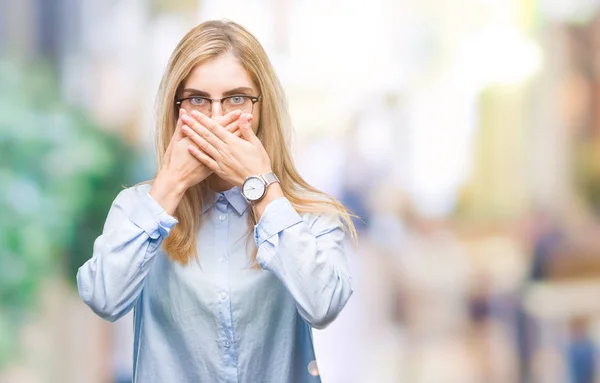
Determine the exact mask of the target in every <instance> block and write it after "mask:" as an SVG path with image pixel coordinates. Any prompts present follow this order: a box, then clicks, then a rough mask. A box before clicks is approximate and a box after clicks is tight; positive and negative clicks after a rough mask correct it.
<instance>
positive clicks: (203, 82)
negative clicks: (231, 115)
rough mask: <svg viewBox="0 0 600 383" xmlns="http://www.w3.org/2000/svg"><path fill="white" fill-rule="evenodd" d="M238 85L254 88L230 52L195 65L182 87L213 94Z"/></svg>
mask: <svg viewBox="0 0 600 383" xmlns="http://www.w3.org/2000/svg"><path fill="white" fill-rule="evenodd" d="M239 87H248V88H252V89H254V90H256V87H255V86H254V84H253V82H252V80H251V79H250V77H249V76H248V73H247V72H246V70H245V69H244V67H243V66H242V64H240V62H239V60H238V59H237V58H236V57H235V56H233V55H232V54H231V53H227V54H224V55H220V56H217V57H215V58H214V59H212V60H210V61H207V62H205V63H202V64H199V65H196V66H195V67H194V68H193V69H192V71H191V72H190V74H189V76H188V77H187V78H186V79H185V81H184V88H193V89H198V90H202V91H205V92H207V93H209V94H211V95H213V96H218V95H220V94H221V93H223V92H226V91H228V90H230V89H234V88H239Z"/></svg>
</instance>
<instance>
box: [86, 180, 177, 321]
mask: <svg viewBox="0 0 600 383" xmlns="http://www.w3.org/2000/svg"><path fill="white" fill-rule="evenodd" d="M176 224H177V220H176V219H175V218H173V217H171V216H170V215H168V214H167V213H166V212H165V211H164V210H163V209H162V207H161V206H160V205H159V204H158V203H156V202H155V201H154V200H153V199H152V197H150V195H149V194H148V193H147V192H146V189H145V188H143V187H140V188H137V189H136V188H130V189H126V190H123V191H122V192H121V193H120V194H119V195H118V196H117V198H116V199H115V201H114V202H113V204H112V206H111V209H110V211H109V213H108V217H107V219H106V223H105V225H104V230H103V232H102V235H101V236H100V237H98V238H97V239H96V241H95V242H94V253H93V256H92V258H91V259H89V260H88V261H87V262H86V263H85V264H84V265H83V266H81V267H80V268H79V271H78V272H77V286H78V289H79V295H80V296H81V299H82V300H83V301H84V302H85V303H86V304H87V305H88V306H90V308H91V309H92V310H93V311H94V312H95V313H96V314H98V315H99V316H100V317H102V318H104V319H106V320H109V321H111V322H112V321H115V320H117V319H119V318H120V317H122V316H123V315H125V314H127V313H128V312H129V311H130V310H131V308H132V307H133V305H134V304H135V302H136V300H137V298H138V297H139V295H140V293H141V291H142V288H143V285H144V279H145V278H146V276H147V275H148V272H149V270H150V267H151V266H152V261H153V259H154V256H155V255H156V253H157V251H158V249H159V247H160V244H161V243H162V241H163V240H164V239H165V238H166V237H167V236H168V235H169V232H170V230H171V229H172V228H173V226H175V225H176Z"/></svg>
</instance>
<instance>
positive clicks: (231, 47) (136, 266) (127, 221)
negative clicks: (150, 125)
mask: <svg viewBox="0 0 600 383" xmlns="http://www.w3.org/2000/svg"><path fill="white" fill-rule="evenodd" d="M284 100H285V98H284V94H283V91H282V89H281V86H280V84H279V82H278V80H277V78H276V76H275V74H274V72H273V69H272V67H271V64H270V62H269V60H268V58H267V56H266V54H265V52H264V50H263V48H262V47H261V46H260V44H259V43H258V41H257V40H256V39H255V38H254V37H253V36H252V35H251V34H250V33H249V32H248V31H246V30H245V29H244V28H242V27H241V26H239V25H237V24H235V23H233V22H223V21H209V22H206V23H203V24H201V25H199V26H197V27H196V28H194V29H193V30H192V31H190V32H189V33H188V34H187V35H186V36H185V37H184V38H183V39H182V40H181V42H180V43H179V44H178V46H177V47H176V48H175V51H174V52H173V55H172V56H171V59H170V62H169V64H168V67H167V70H166V72H165V75H164V77H163V79H162V82H161V87H160V90H159V97H158V120H157V122H158V128H157V132H158V139H157V146H158V159H159V166H158V169H159V170H158V172H157V175H156V177H155V179H154V180H153V181H152V182H151V183H148V184H142V185H138V186H136V187H132V188H129V189H126V190H124V191H122V192H121V193H120V194H119V195H118V196H117V198H116V199H115V201H114V203H113V205H112V207H111V209H110V212H109V214H108V218H107V220H106V224H105V227H104V231H103V233H102V235H101V236H100V237H99V238H98V239H97V240H96V242H95V244H94V254H93V257H92V258H91V259H90V260H89V261H87V262H86V263H85V264H84V265H83V266H82V267H81V268H80V269H79V272H78V275H77V282H78V286H79V293H80V295H81V298H82V299H83V301H84V302H85V303H86V304H87V305H89V306H90V307H91V308H92V310H94V312H96V313H97V314H98V315H99V316H101V317H102V318H104V319H107V320H110V321H114V320H117V319H119V318H120V317H122V316H123V315H125V314H126V313H127V312H129V311H130V310H131V309H132V308H133V309H134V313H135V316H134V318H135V319H134V325H135V342H134V382H143V383H147V382H177V383H181V382H251V383H255V382H276V383H281V382H319V381H320V379H319V377H318V375H317V374H316V373H315V372H314V359H315V355H314V351H313V345H312V336H311V328H312V327H314V328H319V329H320V328H324V327H325V326H327V325H328V324H329V323H330V322H331V321H332V320H334V319H335V317H336V316H337V315H338V314H339V312H340V311H341V310H342V308H343V307H344V305H345V304H346V302H347V301H348V299H349V297H350V295H351V294H352V286H351V279H350V276H349V274H348V268H347V264H346V258H345V254H344V250H343V242H344V237H345V232H349V233H350V235H351V236H352V237H354V227H353V226H352V222H351V220H350V216H349V213H348V212H347V211H346V209H345V208H344V207H343V206H342V205H341V204H340V203H339V202H337V201H335V200H334V199H332V198H330V197H328V196H326V195H324V194H322V193H320V192H318V191H317V190H315V189H313V188H312V187H310V186H309V185H308V184H307V183H306V182H305V181H304V180H303V179H302V178H301V177H300V175H299V174H298V172H297V171H296V169H295V168H294V165H293V163H292V160H291V157H290V153H289V151H288V137H287V133H288V129H289V127H290V123H289V121H288V115H287V111H286V105H285V101H284ZM342 222H343V224H342ZM311 362H312V363H311Z"/></svg>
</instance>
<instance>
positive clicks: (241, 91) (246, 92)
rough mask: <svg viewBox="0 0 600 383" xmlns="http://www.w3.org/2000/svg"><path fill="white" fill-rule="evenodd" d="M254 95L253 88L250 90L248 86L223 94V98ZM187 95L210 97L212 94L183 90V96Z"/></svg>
mask: <svg viewBox="0 0 600 383" xmlns="http://www.w3.org/2000/svg"><path fill="white" fill-rule="evenodd" d="M252 93H254V90H253V89H252V88H248V87H246V86H240V87H237V88H234V89H230V90H228V91H225V92H223V97H227V96H231V95H234V94H243V95H248V96H250V95H252ZM186 95H194V96H202V97H210V94H208V93H207V92H205V91H203V90H199V89H193V88H185V89H184V90H183V96H184V97H185V96H186Z"/></svg>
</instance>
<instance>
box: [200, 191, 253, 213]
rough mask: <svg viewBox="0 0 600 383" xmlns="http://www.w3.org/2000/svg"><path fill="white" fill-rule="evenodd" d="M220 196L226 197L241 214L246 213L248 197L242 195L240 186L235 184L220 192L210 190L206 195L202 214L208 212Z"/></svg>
mask: <svg viewBox="0 0 600 383" xmlns="http://www.w3.org/2000/svg"><path fill="white" fill-rule="evenodd" d="M220 197H222V198H225V199H226V200H227V202H229V204H230V205H231V206H233V208H234V209H235V211H237V213H238V214H239V215H242V214H244V212H245V211H246V209H248V206H249V204H248V201H246V198H244V196H242V192H241V190H240V188H239V187H237V186H234V187H232V188H231V189H229V190H226V191H223V192H218V193H215V192H212V191H208V192H207V193H206V194H205V196H204V204H203V206H202V214H204V213H206V212H207V211H208V209H210V208H211V207H213V206H215V203H216V201H217V199H219V198H220Z"/></svg>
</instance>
